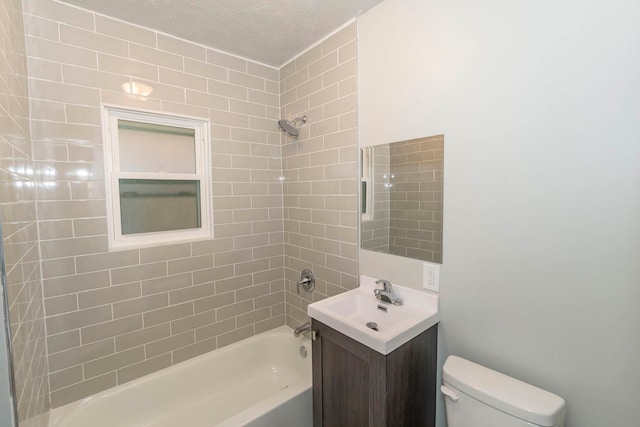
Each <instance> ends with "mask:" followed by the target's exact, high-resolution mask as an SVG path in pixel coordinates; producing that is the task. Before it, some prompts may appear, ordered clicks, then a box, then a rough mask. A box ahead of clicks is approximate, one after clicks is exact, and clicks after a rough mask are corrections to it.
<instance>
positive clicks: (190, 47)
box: [158, 34, 206, 61]
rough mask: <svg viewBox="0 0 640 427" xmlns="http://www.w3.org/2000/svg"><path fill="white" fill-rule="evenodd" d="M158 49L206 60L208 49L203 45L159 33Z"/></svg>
mask: <svg viewBox="0 0 640 427" xmlns="http://www.w3.org/2000/svg"><path fill="white" fill-rule="evenodd" d="M158 49H161V50H165V51H168V52H172V53H175V54H178V55H181V56H187V57H189V58H192V59H196V60H198V61H205V60H206V51H205V48H203V47H202V46H198V45H196V44H193V43H189V42H187V41H184V40H180V39H177V38H174V37H170V36H167V35H165V34H158Z"/></svg>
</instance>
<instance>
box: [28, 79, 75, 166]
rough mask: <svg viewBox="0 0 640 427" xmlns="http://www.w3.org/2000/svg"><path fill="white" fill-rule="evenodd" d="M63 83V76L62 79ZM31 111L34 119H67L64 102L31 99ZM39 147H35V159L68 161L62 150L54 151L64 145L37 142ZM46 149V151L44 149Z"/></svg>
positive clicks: (61, 120)
mask: <svg viewBox="0 0 640 427" xmlns="http://www.w3.org/2000/svg"><path fill="white" fill-rule="evenodd" d="M60 81H62V76H61V78H60ZM29 109H30V111H31V114H32V117H37V118H38V119H40V120H50V121H54V122H64V121H65V120H66V117H65V105H64V104H63V103H62V102H52V101H45V100H42V99H31V100H30V102H29ZM37 145H38V146H39V147H34V153H33V155H34V158H35V159H37V160H62V161H65V160H67V153H66V151H65V152H64V153H62V152H60V150H59V149H58V150H53V149H52V148H53V147H58V148H60V147H65V148H66V146H65V145H64V144H58V143H51V142H48V141H37ZM43 148H44V149H43Z"/></svg>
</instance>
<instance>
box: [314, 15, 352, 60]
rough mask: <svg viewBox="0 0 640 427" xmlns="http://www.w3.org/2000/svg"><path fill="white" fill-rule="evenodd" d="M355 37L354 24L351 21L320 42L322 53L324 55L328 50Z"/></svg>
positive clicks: (336, 47)
mask: <svg viewBox="0 0 640 427" xmlns="http://www.w3.org/2000/svg"><path fill="white" fill-rule="evenodd" d="M355 39H356V24H355V23H352V24H349V25H347V26H346V27H344V28H343V29H341V30H340V31H338V32H337V33H335V34H333V35H332V36H331V37H329V38H328V39H327V40H325V41H323V42H322V54H323V55H326V54H327V53H328V52H331V51H332V50H335V49H338V48H339V47H341V46H343V45H345V44H347V43H350V42H351V41H352V40H355Z"/></svg>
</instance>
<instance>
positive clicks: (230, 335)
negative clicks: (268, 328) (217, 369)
mask: <svg viewBox="0 0 640 427" xmlns="http://www.w3.org/2000/svg"><path fill="white" fill-rule="evenodd" d="M253 335H254V328H253V325H249V326H245V327H244V328H238V329H236V330H234V331H232V332H227V333H226V334H222V335H220V336H218V347H224V346H226V345H229V344H233V343H234V342H238V341H240V340H243V339H245V338H249V337H252V336H253Z"/></svg>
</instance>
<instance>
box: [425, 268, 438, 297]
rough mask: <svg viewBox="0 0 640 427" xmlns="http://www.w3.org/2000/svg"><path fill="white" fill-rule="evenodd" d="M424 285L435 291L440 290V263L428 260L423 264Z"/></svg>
mask: <svg viewBox="0 0 640 427" xmlns="http://www.w3.org/2000/svg"><path fill="white" fill-rule="evenodd" d="M422 287H423V288H425V289H427V290H430V291H433V292H440V266H439V265H437V264H430V263H428V262H425V263H424V264H422Z"/></svg>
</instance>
